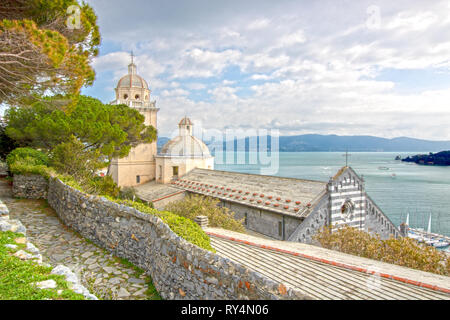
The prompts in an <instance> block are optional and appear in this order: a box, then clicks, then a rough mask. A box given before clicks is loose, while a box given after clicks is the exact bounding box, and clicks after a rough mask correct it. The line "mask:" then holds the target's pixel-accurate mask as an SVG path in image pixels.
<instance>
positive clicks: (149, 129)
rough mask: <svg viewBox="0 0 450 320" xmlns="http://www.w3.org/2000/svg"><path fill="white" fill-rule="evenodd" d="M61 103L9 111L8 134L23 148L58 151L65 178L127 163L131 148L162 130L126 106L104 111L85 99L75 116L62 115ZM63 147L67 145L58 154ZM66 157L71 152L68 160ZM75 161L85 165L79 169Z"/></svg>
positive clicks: (58, 99)
mask: <svg viewBox="0 0 450 320" xmlns="http://www.w3.org/2000/svg"><path fill="white" fill-rule="evenodd" d="M61 103H64V99H63V98H61V97H53V98H49V99H47V100H46V101H40V102H36V103H33V104H32V105H31V106H29V107H26V108H23V107H22V108H18V107H13V108H9V109H8V110H7V111H6V115H5V118H6V119H7V121H8V126H7V128H6V133H7V134H8V135H9V136H10V137H11V138H12V139H14V140H16V141H17V142H18V143H20V144H25V145H30V146H32V147H35V148H42V149H45V150H47V151H48V152H49V153H51V151H52V150H54V149H56V150H55V152H56V154H53V155H54V156H55V157H56V158H55V165H56V167H57V169H58V170H61V173H64V174H74V169H78V170H80V171H79V172H77V173H76V175H83V174H84V173H85V172H82V171H83V170H81V169H82V168H83V167H86V168H88V171H89V170H90V171H93V170H94V169H95V168H96V167H97V165H101V164H102V163H103V165H102V166H104V167H106V166H107V165H108V164H109V163H110V162H111V160H112V159H113V158H123V157H126V156H127V155H128V154H129V152H130V150H131V148H133V147H136V146H137V145H139V144H142V143H150V142H152V141H154V140H155V139H156V129H155V128H154V127H153V126H146V125H145V123H144V120H145V118H144V116H143V115H141V114H140V113H139V111H137V110H136V109H133V108H130V107H128V106H126V105H104V104H103V103H102V102H101V101H99V100H97V99H94V98H91V97H86V96H80V97H79V99H78V102H77V104H76V106H75V108H74V110H73V111H72V112H70V113H65V112H63V111H61V107H60V104H61ZM58 145H62V146H60V147H59V149H57V146H58ZM64 152H68V153H67V154H66V155H64V154H63V153H64ZM74 159H76V160H78V161H79V163H78V164H77V163H75V162H74Z"/></svg>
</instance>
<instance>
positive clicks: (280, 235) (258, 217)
mask: <svg viewBox="0 0 450 320" xmlns="http://www.w3.org/2000/svg"><path fill="white" fill-rule="evenodd" d="M221 203H222V206H224V207H226V208H229V209H230V210H231V211H233V212H234V213H235V218H236V219H238V220H240V219H244V221H245V220H246V222H247V223H246V224H245V227H246V229H248V230H251V231H255V232H258V233H261V234H263V235H265V236H268V237H271V238H273V239H276V240H286V239H287V238H288V237H289V236H290V235H291V234H292V233H293V232H294V231H295V230H296V229H297V228H298V226H299V225H300V224H301V219H300V218H295V217H291V216H287V215H282V214H279V213H275V212H272V211H268V210H264V209H257V208H254V207H250V206H245V205H242V204H239V203H235V202H231V201H225V200H221ZM245 218H247V219H245Z"/></svg>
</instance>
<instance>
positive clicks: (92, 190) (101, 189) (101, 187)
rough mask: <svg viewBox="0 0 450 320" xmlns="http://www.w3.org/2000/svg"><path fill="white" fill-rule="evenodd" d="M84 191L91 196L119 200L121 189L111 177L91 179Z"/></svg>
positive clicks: (86, 183)
mask: <svg viewBox="0 0 450 320" xmlns="http://www.w3.org/2000/svg"><path fill="white" fill-rule="evenodd" d="M83 189H84V190H85V191H86V192H87V193H89V194H94V195H100V196H109V197H112V198H117V197H118V196H119V194H120V188H119V187H118V186H117V184H116V183H115V182H114V180H113V178H112V177H111V176H104V177H99V176H96V177H91V178H90V179H88V180H87V181H86V182H85V185H84V188H83Z"/></svg>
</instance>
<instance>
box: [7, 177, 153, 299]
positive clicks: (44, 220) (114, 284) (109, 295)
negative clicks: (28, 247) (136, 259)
mask: <svg viewBox="0 0 450 320" xmlns="http://www.w3.org/2000/svg"><path fill="white" fill-rule="evenodd" d="M0 199H1V200H2V201H3V202H4V203H5V205H6V206H7V207H8V209H9V212H10V216H11V219H18V220H20V221H21V222H22V223H23V225H24V226H25V227H26V228H27V237H28V238H29V239H30V241H31V242H32V243H33V244H35V245H36V247H38V248H39V250H40V251H41V254H42V256H43V262H47V263H49V264H51V265H52V266H56V265H58V264H63V265H65V266H67V267H69V268H70V269H72V271H73V272H74V273H76V274H77V276H78V277H79V278H80V279H81V282H82V284H83V285H84V286H85V287H86V288H87V289H89V291H91V292H92V293H93V294H95V295H96V296H97V297H99V298H100V299H108V300H109V299H114V300H116V299H117V300H144V299H155V298H157V294H156V295H155V293H154V292H151V291H149V290H148V289H149V288H153V286H152V284H151V280H150V279H149V278H148V277H147V276H146V275H145V274H143V273H142V270H139V269H138V268H135V267H134V266H133V265H131V264H129V263H127V261H124V260H121V259H119V258H117V257H114V256H113V255H112V254H110V253H109V252H108V251H106V250H104V249H102V248H99V247H97V246H96V245H94V244H93V243H91V242H89V241H87V240H85V239H84V238H83V237H81V236H80V235H78V234H77V233H75V232H74V231H72V230H71V229H69V228H68V227H66V226H65V225H64V224H62V222H61V221H60V220H59V219H58V217H57V216H56V213H55V212H54V211H53V210H52V209H51V208H50V207H49V206H48V204H47V202H46V201H43V200H24V199H22V200H19V199H14V198H12V196H11V188H10V186H8V185H7V183H6V180H5V179H0ZM148 282H150V286H149V285H148Z"/></svg>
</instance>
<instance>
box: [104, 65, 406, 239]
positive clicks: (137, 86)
mask: <svg viewBox="0 0 450 320" xmlns="http://www.w3.org/2000/svg"><path fill="white" fill-rule="evenodd" d="M150 94H151V91H150V89H149V87H148V84H147V82H146V81H145V80H144V79H143V78H142V77H140V76H139V75H138V74H137V68H136V65H135V64H134V62H133V61H132V62H131V64H130V65H129V66H128V74H127V75H125V76H124V77H122V78H121V79H120V80H119V82H118V84H117V88H116V100H114V101H113V102H112V104H126V105H128V106H130V107H132V108H135V109H137V110H138V111H139V112H140V113H141V114H143V115H144V116H145V123H146V125H152V126H154V127H155V128H157V113H158V111H159V109H158V108H157V107H156V102H155V101H151V96H150ZM193 126H194V123H193V122H192V121H191V120H190V119H189V118H188V117H184V118H183V119H181V121H180V122H179V123H178V128H179V134H178V136H176V137H175V138H173V139H172V140H170V141H169V142H167V143H166V144H165V145H164V146H163V148H162V149H161V151H160V152H159V153H157V148H156V141H154V142H152V143H151V144H142V145H140V146H138V147H136V148H134V149H132V150H131V152H130V154H129V155H128V157H126V158H123V159H115V160H114V161H113V162H112V165H111V174H112V177H113V179H114V181H115V182H116V183H117V184H118V185H119V186H121V187H131V186H132V187H134V188H135V190H136V193H137V195H138V196H139V197H140V198H141V199H142V200H145V201H149V202H152V203H153V204H154V206H155V207H156V208H157V209H164V207H165V205H167V203H169V202H171V201H176V200H179V199H182V198H183V197H184V196H186V195H189V194H197V195H203V196H208V197H213V198H216V199H219V200H220V203H221V204H222V206H224V207H227V208H229V209H230V210H231V211H233V212H235V217H236V218H238V219H243V220H244V223H245V227H246V228H247V229H248V230H250V231H253V232H256V233H260V234H261V235H264V236H266V237H270V238H273V239H277V240H286V241H298V242H304V243H311V242H312V241H313V236H314V234H315V233H316V232H317V231H318V230H319V229H320V228H321V227H323V226H332V228H333V229H337V228H340V227H342V226H345V225H348V226H352V227H356V228H358V229H360V230H365V231H367V232H369V233H374V234H379V235H380V236H381V238H383V239H386V238H389V237H391V236H393V237H400V236H402V234H401V233H400V231H399V230H398V228H397V227H396V226H395V225H394V224H393V223H392V222H391V221H390V220H389V218H388V217H387V216H386V215H385V214H384V213H383V211H382V210H381V209H380V208H379V207H378V206H377V205H376V204H375V202H374V201H373V200H372V199H371V198H370V197H369V195H368V194H367V193H366V191H365V186H364V184H365V182H364V179H362V178H361V177H360V176H358V174H357V173H356V172H355V171H354V170H353V169H352V168H351V167H348V166H345V167H343V168H342V169H341V170H340V171H339V172H338V173H337V174H336V175H335V176H334V177H332V178H330V180H329V181H328V182H322V181H311V180H304V179H294V178H283V177H275V176H263V175H256V174H245V173H236V172H226V171H218V170H214V157H213V156H212V155H211V154H210V151H209V149H208V147H207V146H206V145H205V143H203V141H201V140H200V139H198V138H196V137H194V136H193Z"/></svg>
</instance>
